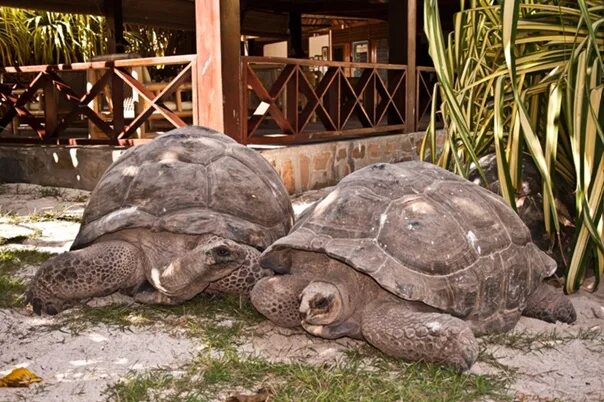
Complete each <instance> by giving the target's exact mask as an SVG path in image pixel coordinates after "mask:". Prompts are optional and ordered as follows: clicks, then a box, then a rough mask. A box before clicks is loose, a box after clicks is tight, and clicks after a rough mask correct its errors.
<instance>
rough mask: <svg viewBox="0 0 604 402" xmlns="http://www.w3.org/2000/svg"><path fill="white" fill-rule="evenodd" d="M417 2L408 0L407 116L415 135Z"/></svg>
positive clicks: (408, 124)
mask: <svg viewBox="0 0 604 402" xmlns="http://www.w3.org/2000/svg"><path fill="white" fill-rule="evenodd" d="M416 40H417V0H407V96H406V99H407V103H406V105H407V106H406V111H405V115H406V116H407V122H406V126H407V132H408V133H413V132H415V131H416V130H417V127H416V120H417V116H416V113H417V105H416V103H417V97H416V93H415V92H416V86H417V78H416V74H417V60H416V51H415V49H416Z"/></svg>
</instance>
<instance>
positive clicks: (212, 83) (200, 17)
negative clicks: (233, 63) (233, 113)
mask: <svg viewBox="0 0 604 402" xmlns="http://www.w3.org/2000/svg"><path fill="white" fill-rule="evenodd" d="M195 38H196V43H197V46H196V47H197V63H196V71H195V72H194V74H193V76H194V80H193V81H194V82H193V88H195V91H194V92H195V103H194V104H195V110H194V119H193V120H194V123H195V124H199V125H202V126H206V127H209V128H213V129H214V130H218V131H223V130H224V116H223V104H222V63H221V46H220V0H195Z"/></svg>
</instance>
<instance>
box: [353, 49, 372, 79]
mask: <svg viewBox="0 0 604 402" xmlns="http://www.w3.org/2000/svg"><path fill="white" fill-rule="evenodd" d="M352 61H353V62H354V63H368V62H369V41H366V40H360V41H356V42H352ZM352 76H353V77H360V76H361V69H358V68H354V69H353V70H352Z"/></svg>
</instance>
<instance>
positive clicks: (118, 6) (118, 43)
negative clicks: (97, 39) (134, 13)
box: [103, 0, 127, 53]
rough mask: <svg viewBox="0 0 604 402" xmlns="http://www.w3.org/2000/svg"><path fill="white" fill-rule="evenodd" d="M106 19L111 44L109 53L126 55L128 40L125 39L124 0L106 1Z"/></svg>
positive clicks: (109, 44) (108, 45)
mask: <svg viewBox="0 0 604 402" xmlns="http://www.w3.org/2000/svg"><path fill="white" fill-rule="evenodd" d="M103 4H104V8H105V18H106V20H107V27H108V29H109V42H108V43H107V51H108V52H109V53H124V52H125V51H126V45H127V43H126V39H125V38H124V16H123V7H122V0H104V3H103Z"/></svg>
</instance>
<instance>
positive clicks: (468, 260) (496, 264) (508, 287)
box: [265, 162, 547, 322]
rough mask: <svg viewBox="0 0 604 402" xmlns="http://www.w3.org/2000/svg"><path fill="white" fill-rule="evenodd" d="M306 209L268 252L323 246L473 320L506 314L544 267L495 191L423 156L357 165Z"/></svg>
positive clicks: (402, 291)
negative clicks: (422, 159) (425, 160)
mask: <svg viewBox="0 0 604 402" xmlns="http://www.w3.org/2000/svg"><path fill="white" fill-rule="evenodd" d="M311 208H313V209H312V210H311V211H309V213H306V214H305V215H304V216H303V217H302V219H301V221H299V222H298V223H297V224H296V227H295V228H294V230H292V232H290V234H289V235H288V236H286V237H285V238H282V239H279V240H278V241H277V242H275V243H274V244H273V245H272V246H271V248H269V250H268V251H267V253H265V255H266V254H271V253H280V254H281V255H286V254H287V253H291V252H292V250H296V249H297V250H307V251H315V252H321V253H325V254H327V255H328V256H330V257H332V258H335V259H338V260H340V261H343V262H345V263H346V264H348V265H350V266H351V267H353V268H355V269H357V270H358V271H360V272H363V273H366V274H368V275H370V276H371V277H373V279H375V280H376V281H377V282H378V283H379V284H380V286H382V287H383V288H384V289H386V290H388V291H390V292H392V293H393V294H395V295H397V296H399V297H401V298H404V299H406V300H414V301H421V302H424V303H426V304H428V305H430V306H433V307H436V308H438V309H440V310H443V311H446V312H449V313H451V314H453V315H455V316H458V317H475V318H476V319H477V320H480V319H485V320H491V321H505V322H507V321H510V322H511V321H513V317H514V316H517V314H519V312H520V311H521V310H522V309H523V308H524V307H525V306H526V301H527V298H528V295H529V294H530V293H532V291H533V290H534V289H535V287H536V286H537V284H538V283H539V280H540V279H541V278H543V277H545V276H547V274H546V273H545V272H544V269H543V264H542V262H541V261H539V258H540V257H539V252H538V251H537V249H536V246H534V245H533V244H532V243H531V242H530V233H529V232H528V229H527V228H526V226H525V225H524V224H523V223H522V221H521V220H520V218H518V217H517V216H516V215H515V214H514V213H513V211H512V210H511V209H510V208H509V207H508V206H507V205H505V203H504V202H503V201H502V200H501V199H499V198H498V197H497V196H494V195H491V194H490V193H489V192H488V190H486V189H483V188H481V187H479V186H477V185H475V184H473V183H470V182H468V181H466V180H464V179H462V178H460V177H458V176H456V175H454V174H453V173H450V172H447V171H445V170H443V169H440V168H437V167H435V166H434V165H431V164H428V163H423V162H405V163H403V164H397V165H392V164H379V165H373V166H370V167H367V168H364V169H361V170H359V171H357V172H355V173H353V174H351V175H349V176H347V177H346V178H344V179H343V180H342V181H341V182H340V184H338V186H337V187H336V188H335V189H334V191H332V192H331V193H330V194H329V195H328V196H326V197H325V198H323V199H322V200H320V201H319V202H318V203H316V204H315V205H314V206H313V207H311ZM319 239H321V240H319ZM276 260H279V261H288V259H287V258H278V259H276ZM527 262H528V265H529V266H528V267H527ZM277 271H278V272H287V267H280V268H279V267H278V268H277ZM485 300H489V302H488V303H487V302H485ZM492 300H495V301H496V302H495V303H492V302H490V301H492ZM510 317H512V318H510Z"/></svg>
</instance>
